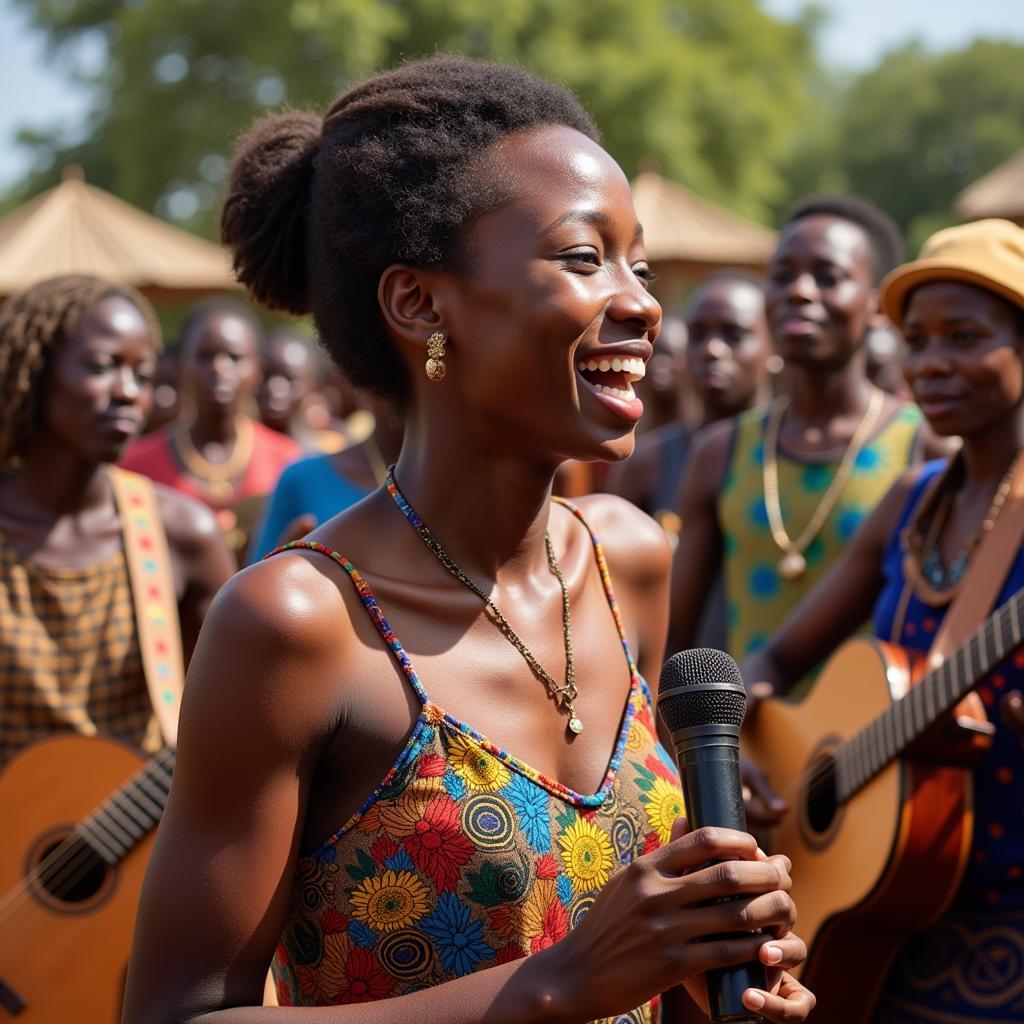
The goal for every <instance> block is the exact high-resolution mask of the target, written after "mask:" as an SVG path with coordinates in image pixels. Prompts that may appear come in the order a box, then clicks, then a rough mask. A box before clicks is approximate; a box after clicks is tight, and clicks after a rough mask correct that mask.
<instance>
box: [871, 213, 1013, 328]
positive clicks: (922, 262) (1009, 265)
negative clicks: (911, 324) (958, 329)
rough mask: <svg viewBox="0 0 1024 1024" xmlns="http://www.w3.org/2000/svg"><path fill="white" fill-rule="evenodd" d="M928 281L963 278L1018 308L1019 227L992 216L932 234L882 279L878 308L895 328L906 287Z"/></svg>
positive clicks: (903, 302)
mask: <svg viewBox="0 0 1024 1024" xmlns="http://www.w3.org/2000/svg"><path fill="white" fill-rule="evenodd" d="M929 281H964V282H965V283H967V284H974V285H977V286H978V287H979V288H985V289H987V290H988V291H990V292H995V293H996V295H1001V296H1002V297H1003V298H1004V299H1007V300H1009V301H1010V302H1012V303H1013V304H1014V305H1015V306H1019V307H1020V308H1022V309H1024V228H1019V227H1017V225H1016V224H1014V223H1013V222H1012V221H1009V220H998V219H996V218H992V219H990V220H979V221H974V222H973V223H971V224H960V225H959V226H957V227H955V228H946V229H945V230H944V231H938V232H936V233H935V234H934V235H932V236H931V238H929V239H928V240H927V241H926V242H925V243H924V245H922V246H921V255H920V256H919V257H918V258H917V259H916V260H914V261H913V262H911V263H904V264H903V266H902V267H897V268H896V269H895V270H894V271H892V272H891V273H890V274H888V275H887V276H886V277H885V280H883V281H882V285H881V302H882V310H883V311H884V313H885V315H886V316H887V317H888V318H889V319H890V320H891V321H892V322H893V323H894V324H896V326H897V327H901V328H902V326H903V313H904V311H905V307H906V303H907V296H908V295H909V294H910V291H911V289H913V288H917V287H918V285H922V284H925V283H927V282H929Z"/></svg>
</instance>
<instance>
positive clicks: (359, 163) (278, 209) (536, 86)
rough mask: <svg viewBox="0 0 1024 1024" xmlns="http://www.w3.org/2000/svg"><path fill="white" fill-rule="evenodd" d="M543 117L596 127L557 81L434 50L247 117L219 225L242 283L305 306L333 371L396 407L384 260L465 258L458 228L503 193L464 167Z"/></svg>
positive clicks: (267, 298)
mask: <svg viewBox="0 0 1024 1024" xmlns="http://www.w3.org/2000/svg"><path fill="white" fill-rule="evenodd" d="M545 125H565V126H567V127H570V128H575V129H576V130H577V131H579V132H582V133H583V134H584V135H586V136H588V137H589V138H591V139H595V140H596V139H597V129H596V127H595V126H594V123H593V121H592V120H591V119H590V117H589V116H588V115H587V113H586V112H585V111H584V110H583V108H582V107H581V106H580V104H579V101H578V100H577V99H576V98H575V97H574V96H573V95H572V94H571V93H570V92H568V91H567V90H566V89H564V88H562V87H561V86H558V85H554V84H552V83H550V82H545V81H543V80H542V79H540V78H537V77H536V76H535V75H533V74H531V73H530V72H529V71H526V70H525V69H523V68H519V67H513V66H511V65H504V64H491V63H485V62H483V61H477V60H471V59H470V58H468V57H456V56H437V57H432V58H429V59H427V60H417V61H412V62H410V63H407V64H403V65H401V66H399V67H397V68H395V69H394V70H391V71H387V72H384V73H382V74H379V75H375V76H374V77H373V78H370V79H369V80H367V81H365V82H363V83H361V84H360V85H356V86H355V87H354V88H352V89H350V90H349V91H348V92H346V93H344V94H343V95H342V96H341V97H339V98H338V99H337V100H335V101H334V103H333V104H332V105H331V106H330V108H329V109H328V110H327V113H326V114H325V115H324V117H323V118H320V117H319V116H317V115H316V114H312V113H301V112H297V111H292V112H289V113H279V114H272V115H270V116H268V117H264V118H262V119H261V120H259V121H257V122H256V123H255V124H254V125H253V127H252V128H251V129H250V130H249V132H248V134H247V135H245V136H244V137H243V138H242V140H241V142H240V143H239V145H238V148H237V150H236V152H235V157H234V161H233V164H232V168H231V173H230V177H229V182H228V194H227V198H226V200H225V203H224V208H223V211H222V214H221V237H222V239H223V241H224V243H225V244H226V245H227V246H228V248H229V249H230V250H231V251H232V254H233V259H234V267H235V272H236V273H237V275H238V278H239V280H240V281H241V282H242V283H243V284H245V285H246V286H247V287H248V289H249V292H250V294H251V295H252V296H253V297H254V298H256V299H257V300H258V301H260V302H262V303H264V304H265V305H267V306H270V307H271V308H273V309H281V310H285V311H287V312H289V313H293V314H296V315H301V314H305V313H310V312H311V313H312V314H313V319H314V321H315V323H316V327H317V333H318V335H319V337H320V339H321V341H322V343H323V345H324V347H325V348H326V349H327V351H328V353H329V354H330V355H331V357H332V358H333V359H334V361H335V362H336V363H337V364H338V366H339V367H340V369H341V370H342V372H344V373H345V374H346V376H347V377H348V378H349V379H350V380H351V381H352V383H353V384H355V385H356V386H357V387H363V388H367V389H368V390H371V391H373V392H375V393H376V394H378V395H381V396H383V397H385V398H388V399H389V400H391V401H392V402H393V403H394V404H395V405H397V406H399V407H401V406H402V405H403V404H405V402H406V401H407V400H408V396H409V388H410V385H409V381H408V378H407V375H406V371H405V366H404V364H403V363H402V360H401V359H400V357H399V354H398V351H397V350H396V349H395V347H394V346H393V344H392V342H391V340H390V338H389V336H388V334H387V331H386V329H385V326H384V319H383V316H382V314H381V311H380V308H379V305H378V300H377V285H378V282H379V281H380V277H381V274H382V273H383V271H384V270H385V269H386V268H387V267H388V266H389V265H391V264H393V263H403V264H405V265H407V266H412V267H417V268H421V269H426V268H443V269H447V270H452V271H456V272H458V271H463V270H466V269H468V268H469V265H470V264H471V254H469V253H467V252H466V251H465V250H466V247H465V245H464V244H460V242H461V241H462V237H461V236H462V232H463V229H464V228H465V227H466V225H468V224H469V223H470V222H471V221H472V220H473V219H474V218H475V217H477V216H479V215H480V214H481V213H483V212H485V211H486V210H487V209H490V208H493V206H494V205H495V204H496V203H497V202H499V201H500V199H501V197H500V196H496V195H495V194H494V189H493V186H490V187H489V186H487V185H486V184H485V183H484V182H483V181H482V180H481V176H479V175H474V173H473V171H474V169H475V166H474V162H475V161H477V160H478V159H479V158H480V157H481V154H483V153H484V151H485V150H487V149H488V147H490V146H491V145H492V144H493V143H494V142H496V141H497V140H499V139H501V138H504V137H505V136H508V135H511V134H513V133H514V132H519V131H523V130H528V129H531V128H537V127H541V126H545Z"/></svg>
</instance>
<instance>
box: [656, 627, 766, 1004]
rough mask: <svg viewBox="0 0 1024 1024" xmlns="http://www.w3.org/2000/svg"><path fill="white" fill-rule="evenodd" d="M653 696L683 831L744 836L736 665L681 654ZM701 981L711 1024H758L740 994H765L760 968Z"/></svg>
mask: <svg viewBox="0 0 1024 1024" xmlns="http://www.w3.org/2000/svg"><path fill="white" fill-rule="evenodd" d="M658 691H659V692H658V710H659V711H660V712H661V717H662V718H663V719H664V722H665V725H667V726H668V729H669V731H670V732H671V733H672V742H673V744H674V745H675V748H676V759H677V761H678V763H679V772H680V775H681V776H682V782H683V798H684V800H685V801H686V816H687V819H688V820H689V823H690V827H691V828H702V827H703V826H705V825H718V826H721V827H722V828H732V829H737V830H739V831H740V832H746V830H747V816H746V812H745V811H744V810H743V790H742V787H741V784H740V750H739V748H740V726H741V725H742V724H743V715H744V714H745V712H746V710H747V695H746V691H745V690H744V688H743V680H742V678H741V677H740V670H739V668H738V667H737V666H736V662H735V661H733V660H732V658H730V657H729V655H728V654H726V653H725V652H724V651H717V650H715V649H714V648H711V647H698V648H695V649H693V650H689V651H680V652H679V653H678V654H674V655H673V656H672V657H671V658H669V660H668V661H667V662H665V667H664V668H663V669H662V670H661V679H660V681H659V687H658ZM733 898H735V897H733ZM706 977H707V986H708V1009H709V1010H710V1012H711V1020H712V1021H713V1024H725V1022H729V1024H741V1022H743V1024H756V1022H757V1021H760V1020H761V1017H760V1016H759V1015H758V1014H756V1013H753V1012H752V1011H751V1010H748V1009H747V1008H746V1007H745V1006H744V1005H743V1001H742V998H741V997H742V995H743V992H744V990H745V989H748V988H760V989H763V988H764V987H765V984H766V978H765V969H764V965H763V964H761V963H760V962H758V961H753V962H752V963H746V964H737V965H736V966H734V967H720V968H717V969H716V970H713V971H708V973H707V976H706Z"/></svg>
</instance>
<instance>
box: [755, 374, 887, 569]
mask: <svg viewBox="0 0 1024 1024" xmlns="http://www.w3.org/2000/svg"><path fill="white" fill-rule="evenodd" d="M884 403H885V394H884V393H883V392H882V391H881V390H879V389H878V388H875V387H873V388H872V389H871V398H870V400H869V401H868V407H867V409H866V411H865V412H864V415H863V417H862V418H861V421H860V423H859V424H858V425H857V429H856V430H855V431H854V434H853V437H851V438H850V443H849V444H848V445H847V446H846V451H845V452H844V453H843V458H842V461H841V462H840V463H839V468H838V469H837V470H836V472H835V475H834V476H833V477H832V481H831V483H830V484H829V485H828V489H827V490H826V491H825V493H824V494H823V495H822V498H821V501H820V502H818V507H817V508H816V509H815V510H814V514H813V515H812V516H811V518H810V521H809V522H808V523H807V525H806V526H805V527H804V529H803V532H802V533H801V534H800V536H799V537H797V538H796V540H791V539H790V536H789V534H788V533H787V532H786V526H785V524H784V523H783V521H782V503H781V502H780V500H779V430H780V429H781V427H782V417H783V414H784V413H785V411H786V408H787V406H788V405H789V399H788V398H787V397H785V396H782V397H781V398H779V399H777V400H776V401H775V403H774V404H773V405H772V410H771V416H770V417H769V420H768V426H767V427H766V428H765V432H764V470H763V474H764V507H765V511H766V512H767V514H768V528H769V529H770V530H771V535H772V540H773V541H775V543H776V545H777V546H778V547H779V548H780V549H781V550H782V552H783V555H782V558H780V559H779V562H778V570H779V575H780V576H781V577H782V578H783V579H784V580H789V581H790V582H793V581H795V580H798V579H800V577H801V576H803V574H804V573H805V572H806V571H807V559H806V558H805V557H804V552H805V551H806V550H807V548H808V547H809V546H810V544H811V541H813V540H814V538H815V537H817V536H818V533H819V532H820V531H821V528H822V527H823V526H824V525H825V522H826V520H827V519H828V517H829V516H830V515H831V514H832V510H833V509H834V508H835V507H836V503H837V502H838V501H839V495H840V494H842V491H843V488H844V487H845V486H846V483H847V481H848V480H849V479H850V475H851V474H852V472H853V465H854V463H855V462H856V461H857V456H858V455H860V453H861V451H862V449H863V448H864V445H865V444H866V443H867V440H868V438H869V437H870V436H871V431H872V430H874V428H875V424H876V423H877V422H878V418H879V416H880V415H881V413H882V406H883V405H884Z"/></svg>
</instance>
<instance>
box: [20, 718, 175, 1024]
mask: <svg viewBox="0 0 1024 1024" xmlns="http://www.w3.org/2000/svg"><path fill="white" fill-rule="evenodd" d="M173 768H174V752H173V751H172V750H169V749H164V750H162V751H161V752H160V753H159V754H157V755H156V756H155V757H153V758H151V759H150V760H144V758H143V756H142V755H140V754H139V753H138V752H137V751H135V750H134V749H132V748H131V747H128V746H126V745H124V744H121V743H118V742H116V741H115V740H109V739H99V738H92V737H84V736H78V735H62V736H56V737H53V738H51V739H46V740H42V741H40V742H39V743H35V744H33V745H32V746H30V747H27V748H26V749H25V750H24V751H22V752H21V753H20V754H19V755H18V756H17V757H15V758H14V760H13V761H11V762H10V764H9V765H8V766H7V768H6V769H5V770H4V772H3V774H2V775H0V821H2V822H3V840H2V841H0V892H3V893H4V895H3V896H0V1022H2V1021H6V1020H17V1021H18V1024H54V1022H56V1021H75V1022H76V1024H117V1021H119V1020H120V1018H121V1003H122V1001H123V997H124V981H125V973H126V969H127V966H128V954H129V951H130V948H131V940H132V930H133V928H134V926H135V913H136V910H137V908H138V900H139V892H140V890H141V888H142V878H143V875H144V873H145V870H146V861H147V859H148V857H149V849H150V846H151V845H152V842H153V834H154V829H155V827H156V824H157V822H158V821H159V820H160V815H161V814H162V813H163V809H164V806H165V804H166V803H167V795H168V793H169V791H170V785H171V773H172V771H173Z"/></svg>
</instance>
